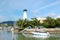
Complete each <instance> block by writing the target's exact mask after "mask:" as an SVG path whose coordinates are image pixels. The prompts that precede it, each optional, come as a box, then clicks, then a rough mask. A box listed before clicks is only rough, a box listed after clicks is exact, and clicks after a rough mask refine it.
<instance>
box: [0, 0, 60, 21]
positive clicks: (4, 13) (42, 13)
mask: <svg viewBox="0 0 60 40" xmlns="http://www.w3.org/2000/svg"><path fill="white" fill-rule="evenodd" d="M23 9H27V10H28V14H27V15H28V19H30V18H33V17H36V18H40V17H46V16H51V17H60V0H0V22H2V21H13V20H14V21H16V20H18V19H19V18H22V17H23Z"/></svg>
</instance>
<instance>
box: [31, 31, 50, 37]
mask: <svg viewBox="0 0 60 40" xmlns="http://www.w3.org/2000/svg"><path fill="white" fill-rule="evenodd" d="M32 34H33V36H34V37H49V36H50V33H49V32H39V31H35V32H32Z"/></svg>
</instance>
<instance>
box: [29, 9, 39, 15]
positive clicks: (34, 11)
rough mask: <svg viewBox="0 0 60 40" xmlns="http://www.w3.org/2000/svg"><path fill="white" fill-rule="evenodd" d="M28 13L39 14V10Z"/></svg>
mask: <svg viewBox="0 0 60 40" xmlns="http://www.w3.org/2000/svg"><path fill="white" fill-rule="evenodd" d="M30 11H31V12H32V13H34V14H36V13H39V10H30Z"/></svg>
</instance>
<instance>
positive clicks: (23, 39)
mask: <svg viewBox="0 0 60 40" xmlns="http://www.w3.org/2000/svg"><path fill="white" fill-rule="evenodd" d="M0 40H12V33H11V32H5V31H0ZM14 40H60V34H51V36H50V37H49V38H39V37H33V36H32V35H31V34H14Z"/></svg>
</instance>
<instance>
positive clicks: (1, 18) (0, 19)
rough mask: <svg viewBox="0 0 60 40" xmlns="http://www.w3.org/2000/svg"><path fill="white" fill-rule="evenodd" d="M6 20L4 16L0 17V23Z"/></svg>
mask: <svg viewBox="0 0 60 40" xmlns="http://www.w3.org/2000/svg"><path fill="white" fill-rule="evenodd" d="M7 20H8V18H7V17H6V16H3V15H0V22H3V21H7Z"/></svg>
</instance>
